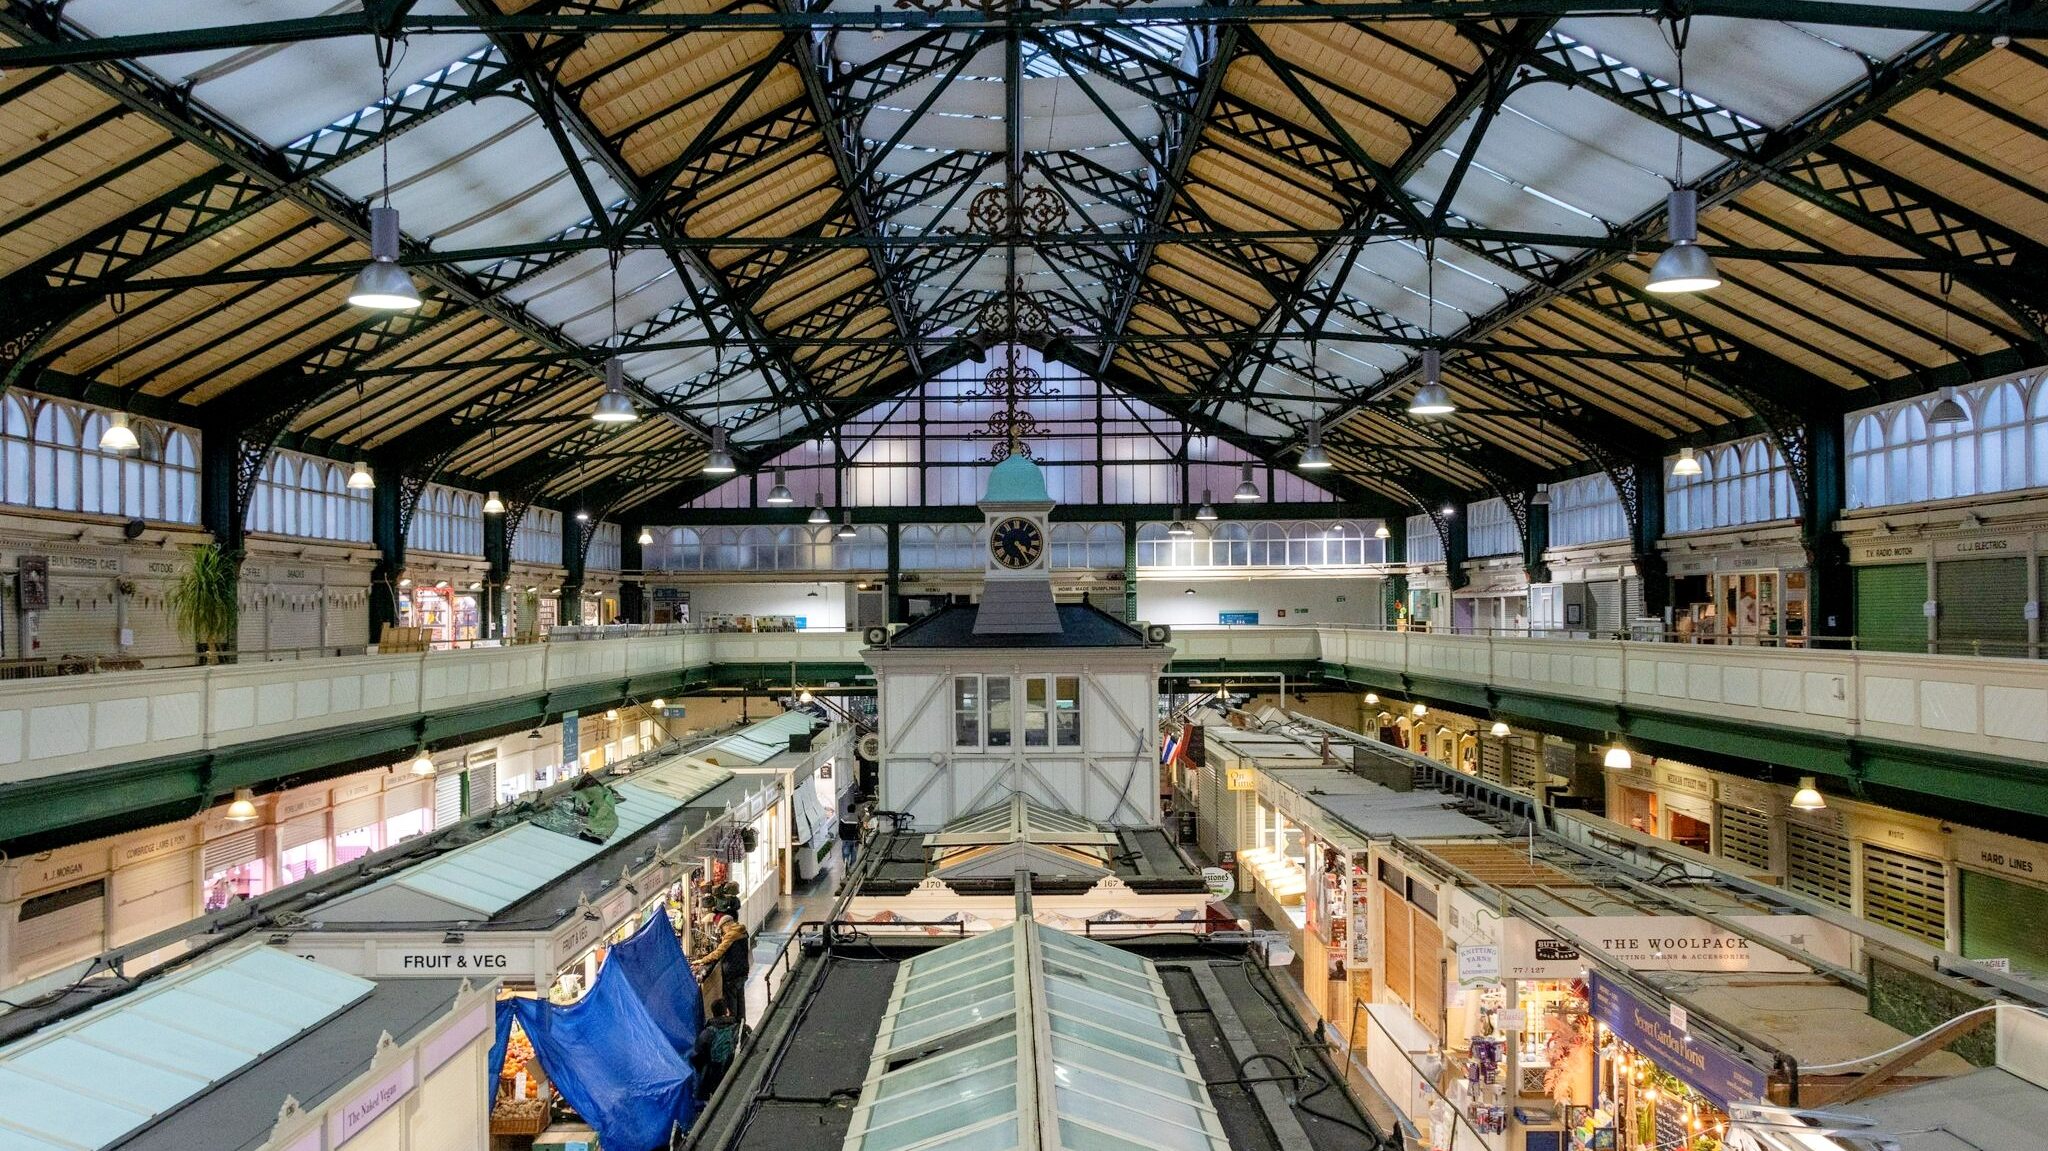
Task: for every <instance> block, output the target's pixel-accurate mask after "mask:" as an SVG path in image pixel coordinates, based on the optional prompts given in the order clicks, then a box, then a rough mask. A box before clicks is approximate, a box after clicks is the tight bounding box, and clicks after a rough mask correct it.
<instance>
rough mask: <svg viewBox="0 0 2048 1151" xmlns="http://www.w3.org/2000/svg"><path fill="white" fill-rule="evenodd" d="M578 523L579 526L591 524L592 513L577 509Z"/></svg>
mask: <svg viewBox="0 0 2048 1151" xmlns="http://www.w3.org/2000/svg"><path fill="white" fill-rule="evenodd" d="M576 522H577V523H579V524H587V523H589V522H590V513H589V512H587V511H584V510H583V509H582V508H577V509H576Z"/></svg>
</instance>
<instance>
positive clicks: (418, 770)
mask: <svg viewBox="0 0 2048 1151" xmlns="http://www.w3.org/2000/svg"><path fill="white" fill-rule="evenodd" d="M412 773H413V774H414V775H432V774H434V757H433V756H431V755H428V754H427V749H426V748H424V747H422V748H420V752H419V754H418V755H415V756H413V757H412Z"/></svg>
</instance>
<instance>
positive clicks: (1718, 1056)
mask: <svg viewBox="0 0 2048 1151" xmlns="http://www.w3.org/2000/svg"><path fill="white" fill-rule="evenodd" d="M1588 994H1589V996H1590V997H1591V1000H1592V1006H1593V1018H1595V1019H1598V1020H1599V1021H1600V1022H1602V1023H1604V1024H1606V1025H1607V1029H1608V1030H1609V1031H1612V1032H1614V1034H1615V1035H1616V1036H1617V1037H1618V1038H1620V1040H1621V1041H1622V1042H1623V1043H1626V1044H1628V1045H1629V1046H1631V1047H1633V1048H1635V1049H1636V1050H1637V1051H1639V1052H1641V1053H1643V1054H1644V1055H1647V1056H1649V1058H1650V1062H1652V1063H1655V1064H1656V1065H1657V1066H1659V1067H1662V1068H1663V1069H1664V1070H1666V1071H1669V1072H1670V1073H1672V1074H1673V1075H1676V1076H1678V1077H1679V1078H1680V1079H1681V1080H1683V1081H1685V1082H1686V1083H1687V1084H1689V1085H1691V1087H1692V1088H1693V1089H1694V1090H1695V1091H1698V1092H1699V1093H1700V1094H1702V1095H1705V1096H1706V1097H1707V1098H1709V1099H1711V1100H1713V1101H1714V1102H1715V1103H1716V1104H1717V1105H1719V1106H1720V1107H1721V1108H1722V1109H1723V1110H1726V1109H1727V1108H1728V1107H1729V1106H1730V1105H1732V1104H1736V1103H1747V1102H1753V1101H1756V1100H1760V1099H1762V1098H1763V1097H1764V1089H1765V1086H1766V1083H1765V1079H1764V1073H1763V1072H1761V1071H1759V1070H1757V1069H1756V1068H1754V1067H1751V1066H1750V1065H1749V1064H1747V1063H1744V1062H1743V1061H1742V1060H1740V1059H1737V1058H1736V1057H1735V1056H1733V1055H1731V1054H1729V1053H1728V1052H1726V1051H1723V1050H1721V1049H1720V1048H1719V1047H1716V1046H1714V1045H1713V1044H1711V1043H1708V1042H1707V1041H1706V1040H1705V1039H1702V1038H1700V1037H1699V1036H1692V1037H1691V1038H1690V1039H1688V1038H1687V1036H1686V1033H1685V1032H1683V1031H1680V1030H1679V1029H1678V1028H1676V1027H1673V1026H1672V1025H1671V1018H1670V1013H1669V1012H1667V1011H1665V1010H1663V1009H1661V1008H1652V1007H1651V1006H1650V1005H1649V1004H1646V1003H1644V1002H1643V1001H1642V1000H1640V999H1638V998H1636V997H1635V996H1634V995H1631V994H1629V993H1628V992H1627V991H1626V990H1623V989H1622V988H1621V987H1619V986H1618V985H1616V984H1615V983H1613V982H1612V981H1610V980H1607V979H1603V978H1601V976H1600V973H1599V972H1597V971H1596V972H1594V973H1592V975H1590V976H1588Z"/></svg>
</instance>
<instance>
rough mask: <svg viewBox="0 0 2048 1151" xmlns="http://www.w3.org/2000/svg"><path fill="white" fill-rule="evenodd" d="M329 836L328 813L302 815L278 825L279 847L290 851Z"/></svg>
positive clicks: (281, 849)
mask: <svg viewBox="0 0 2048 1151" xmlns="http://www.w3.org/2000/svg"><path fill="white" fill-rule="evenodd" d="M326 838H327V813H326V812H324V811H323V812H321V813H320V814H318V815H307V816H301V817H300V818H298V819H289V820H286V821H285V822H283V823H280V824H278V825H277V849H278V850H279V851H290V850H291V849H292V848H294V847H304V846H306V845H307V844H309V843H318V842H320V841H321V840H323V839H326Z"/></svg>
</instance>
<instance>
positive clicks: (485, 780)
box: [462, 748, 498, 815]
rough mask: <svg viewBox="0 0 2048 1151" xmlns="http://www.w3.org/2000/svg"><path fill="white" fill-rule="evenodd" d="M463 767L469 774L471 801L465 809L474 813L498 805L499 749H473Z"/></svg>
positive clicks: (465, 805)
mask: <svg viewBox="0 0 2048 1151" xmlns="http://www.w3.org/2000/svg"><path fill="white" fill-rule="evenodd" d="M462 767H463V770H464V771H466V772H467V773H468V774H469V802H468V803H466V804H464V805H463V810H464V811H466V812H468V813H469V814H471V815H474V814H476V813H477V812H479V811H489V810H490V809H492V808H494V807H496V806H498V749H497V748H492V749H490V750H489V751H472V752H470V753H469V757H468V758H467V759H465V760H464V761H463V765H462Z"/></svg>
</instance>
